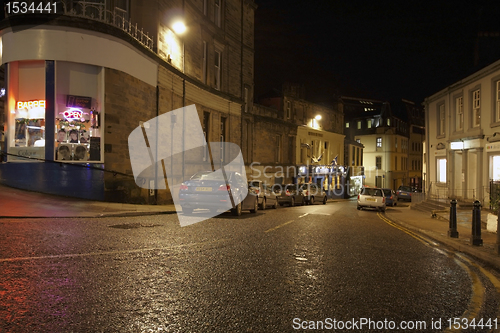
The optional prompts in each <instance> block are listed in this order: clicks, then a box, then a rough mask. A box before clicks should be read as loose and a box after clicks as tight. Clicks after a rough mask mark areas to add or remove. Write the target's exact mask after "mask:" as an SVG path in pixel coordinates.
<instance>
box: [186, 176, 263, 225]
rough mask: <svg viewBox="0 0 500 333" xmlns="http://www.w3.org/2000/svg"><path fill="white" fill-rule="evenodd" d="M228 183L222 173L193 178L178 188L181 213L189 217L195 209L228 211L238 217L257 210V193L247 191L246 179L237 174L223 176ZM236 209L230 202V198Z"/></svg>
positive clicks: (253, 190)
mask: <svg viewBox="0 0 500 333" xmlns="http://www.w3.org/2000/svg"><path fill="white" fill-rule="evenodd" d="M226 177H227V183H226V180H225V179H224V176H223V175H222V173H219V172H213V171H203V172H198V173H196V174H194V175H193V176H192V177H191V178H190V179H189V180H188V181H185V182H184V183H182V184H181V186H180V188H179V201H180V202H181V207H182V212H183V213H184V214H186V215H189V214H192V213H193V210H194V209H198V208H204V209H209V210H210V211H211V212H212V213H216V212H217V211H218V210H219V209H223V210H229V209H230V210H231V212H232V213H233V215H236V216H239V215H241V212H242V211H243V210H250V212H252V213H255V212H256V211H257V209H258V201H257V190H256V189H250V188H249V186H248V185H247V183H246V181H245V177H244V176H243V175H241V174H240V173H238V172H234V171H229V172H226ZM231 196H232V198H233V202H234V204H235V206H234V207H233V203H232V202H231V198H230V197H231Z"/></svg>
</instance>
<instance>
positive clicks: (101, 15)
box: [4, 0, 153, 51]
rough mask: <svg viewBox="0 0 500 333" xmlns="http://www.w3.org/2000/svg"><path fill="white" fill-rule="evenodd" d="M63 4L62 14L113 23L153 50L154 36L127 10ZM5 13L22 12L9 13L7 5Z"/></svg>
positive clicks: (87, 3) (64, 0)
mask: <svg viewBox="0 0 500 333" xmlns="http://www.w3.org/2000/svg"><path fill="white" fill-rule="evenodd" d="M61 5H62V13H63V14H62V15H66V16H73V17H81V18H86V19H90V20H94V21H99V22H103V23H106V24H109V25H112V26H114V27H117V28H119V29H121V30H122V31H124V32H126V33H127V34H128V35H129V36H131V37H132V38H134V39H135V40H137V41H138V42H139V43H141V44H142V45H144V46H145V47H147V48H148V49H150V50H152V51H153V38H151V37H149V34H148V33H144V31H143V29H142V28H141V29H140V30H139V28H138V27H137V23H136V24H135V25H134V24H132V22H130V21H129V20H128V19H127V16H128V13H127V11H126V10H123V9H121V8H117V7H115V8H114V9H113V10H108V9H106V5H105V4H104V3H102V2H91V1H85V0H83V1H73V0H61ZM4 13H5V17H9V16H12V15H22V13H21V12H19V13H17V14H10V15H9V13H8V12H7V9H6V7H5V6H4ZM58 14H59V13H58Z"/></svg>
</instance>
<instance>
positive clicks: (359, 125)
mask: <svg viewBox="0 0 500 333" xmlns="http://www.w3.org/2000/svg"><path fill="white" fill-rule="evenodd" d="M358 129H361V120H358Z"/></svg>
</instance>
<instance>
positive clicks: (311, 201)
mask: <svg viewBox="0 0 500 333" xmlns="http://www.w3.org/2000/svg"><path fill="white" fill-rule="evenodd" d="M309 204H310V205H313V204H314V197H311V199H309Z"/></svg>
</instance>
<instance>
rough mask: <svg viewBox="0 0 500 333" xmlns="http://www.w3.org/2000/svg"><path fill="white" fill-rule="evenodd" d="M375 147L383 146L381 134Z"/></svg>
mask: <svg viewBox="0 0 500 333" xmlns="http://www.w3.org/2000/svg"><path fill="white" fill-rule="evenodd" d="M375 147H376V148H382V137H381V136H379V137H377V139H376V141H375Z"/></svg>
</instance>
